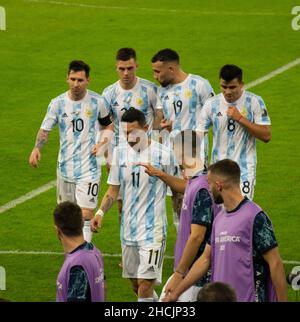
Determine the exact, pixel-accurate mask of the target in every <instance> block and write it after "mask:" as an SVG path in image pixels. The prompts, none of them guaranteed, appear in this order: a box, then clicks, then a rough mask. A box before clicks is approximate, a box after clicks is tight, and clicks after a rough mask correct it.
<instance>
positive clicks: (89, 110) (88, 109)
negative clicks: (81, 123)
mask: <svg viewBox="0 0 300 322" xmlns="http://www.w3.org/2000/svg"><path fill="white" fill-rule="evenodd" d="M84 114H85V116H86V117H92V116H93V110H92V108H91V106H90V105H89V104H87V105H85V110H84Z"/></svg>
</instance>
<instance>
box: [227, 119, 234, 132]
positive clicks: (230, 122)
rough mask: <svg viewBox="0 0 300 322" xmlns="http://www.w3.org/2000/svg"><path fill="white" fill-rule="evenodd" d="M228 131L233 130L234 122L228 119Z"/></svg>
mask: <svg viewBox="0 0 300 322" xmlns="http://www.w3.org/2000/svg"><path fill="white" fill-rule="evenodd" d="M227 129H228V131H230V132H232V131H234V130H235V120H234V119H229V120H228V125H227Z"/></svg>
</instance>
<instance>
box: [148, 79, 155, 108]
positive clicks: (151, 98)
mask: <svg viewBox="0 0 300 322" xmlns="http://www.w3.org/2000/svg"><path fill="white" fill-rule="evenodd" d="M149 101H150V105H151V107H152V109H153V110H155V109H156V106H157V86H156V85H155V84H153V86H152V87H151V90H150V93H149Z"/></svg>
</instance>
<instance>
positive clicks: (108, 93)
mask: <svg viewBox="0 0 300 322" xmlns="http://www.w3.org/2000/svg"><path fill="white" fill-rule="evenodd" d="M102 97H103V99H104V102H105V103H104V104H105V106H106V109H107V111H108V113H109V114H112V102H111V101H112V97H111V90H109V88H105V89H104V91H103V93H102Z"/></svg>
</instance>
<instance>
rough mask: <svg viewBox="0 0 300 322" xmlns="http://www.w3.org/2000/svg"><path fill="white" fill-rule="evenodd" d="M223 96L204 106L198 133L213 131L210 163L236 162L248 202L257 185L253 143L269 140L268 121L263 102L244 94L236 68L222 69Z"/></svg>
mask: <svg viewBox="0 0 300 322" xmlns="http://www.w3.org/2000/svg"><path fill="white" fill-rule="evenodd" d="M219 78H220V86H221V90H222V93H220V94H218V95H216V96H214V97H212V98H211V99H209V100H208V101H207V102H206V103H205V105H204V106H203V109H202V112H201V120H200V122H199V127H198V130H200V131H208V129H209V128H210V127H211V126H212V127H213V147H212V154H211V162H212V163H215V162H217V161H219V160H222V159H226V158H228V159H231V160H234V161H236V162H237V163H238V164H239V166H240V169H241V190H242V193H243V194H244V195H245V196H247V197H248V198H250V199H253V196H254V186H255V181H256V163H257V160H256V139H259V140H261V141H263V142H268V141H270V139H271V121H270V118H269V116H268V113H267V109H266V106H265V103H264V101H263V99H262V98H261V97H259V96H257V95H255V94H253V93H251V92H248V91H245V90H244V83H243V72H242V70H241V68H239V67H238V66H235V65H225V66H223V67H222V68H221V70H220V74H219Z"/></svg>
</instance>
